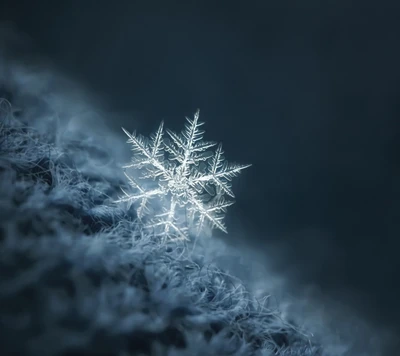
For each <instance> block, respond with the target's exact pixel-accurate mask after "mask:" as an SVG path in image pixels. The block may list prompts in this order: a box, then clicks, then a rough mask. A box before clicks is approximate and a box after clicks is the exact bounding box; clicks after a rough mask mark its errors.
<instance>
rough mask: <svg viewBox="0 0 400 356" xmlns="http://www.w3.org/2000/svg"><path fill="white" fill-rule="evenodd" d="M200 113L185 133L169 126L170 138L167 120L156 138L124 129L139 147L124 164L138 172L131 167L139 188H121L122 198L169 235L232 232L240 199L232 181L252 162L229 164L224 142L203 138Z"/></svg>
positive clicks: (134, 147) (133, 181)
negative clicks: (229, 223) (229, 224)
mask: <svg viewBox="0 0 400 356" xmlns="http://www.w3.org/2000/svg"><path fill="white" fill-rule="evenodd" d="M199 113H200V112H199V110H198V111H197V112H196V113H195V115H194V118H193V119H190V118H186V120H187V123H185V127H184V129H183V131H182V132H181V134H176V133H174V132H173V131H170V130H168V129H167V130H166V133H167V136H166V137H164V123H163V122H161V124H160V126H159V128H158V130H157V131H156V133H155V134H153V135H151V136H150V139H146V138H144V137H143V136H141V135H138V134H136V133H135V132H133V133H132V134H131V133H129V132H128V131H127V130H125V129H124V128H123V131H124V132H125V133H126V134H127V136H128V137H129V139H128V141H127V142H128V143H130V144H131V145H132V151H133V157H132V162H131V163H130V164H129V165H127V166H125V167H124V168H125V169H133V170H134V171H135V172H136V173H138V174H136V175H137V179H136V178H134V177H133V175H132V174H128V173H127V171H126V170H125V172H124V173H125V176H126V177H127V179H128V182H129V184H130V186H131V187H132V188H133V192H128V191H127V190H125V189H123V188H121V190H122V192H123V193H124V195H123V196H122V197H120V198H119V199H118V200H117V201H116V202H126V203H127V204H128V209H129V208H130V207H131V206H132V204H135V207H136V209H137V216H138V219H139V220H140V221H142V222H143V226H144V227H145V228H147V229H152V230H153V231H154V233H155V234H156V235H158V236H162V237H164V238H168V239H171V238H172V239H174V238H176V239H184V240H185V239H188V237H189V234H191V233H194V234H195V235H197V236H198V235H199V234H200V233H206V230H207V229H208V230H207V231H208V232H211V230H212V229H219V230H221V231H223V232H225V233H226V232H227V229H226V226H225V223H224V221H223V219H224V215H225V213H226V208H227V207H228V206H230V205H232V204H233V203H234V201H233V198H234V197H235V196H234V194H233V191H232V185H231V183H230V182H231V180H232V178H234V177H236V176H237V175H238V174H239V173H240V171H241V170H243V169H245V168H247V167H249V166H250V165H240V164H235V163H228V162H227V161H226V160H225V158H224V151H223V150H222V145H221V144H218V145H217V143H216V142H212V141H203V135H204V131H203V130H201V129H200V127H201V126H202V125H203V124H204V123H203V122H200V121H199ZM215 146H217V148H216V149H215V151H214V152H210V149H211V148H213V147H215ZM136 175H135V176H136ZM139 181H140V183H139ZM227 197H228V198H227Z"/></svg>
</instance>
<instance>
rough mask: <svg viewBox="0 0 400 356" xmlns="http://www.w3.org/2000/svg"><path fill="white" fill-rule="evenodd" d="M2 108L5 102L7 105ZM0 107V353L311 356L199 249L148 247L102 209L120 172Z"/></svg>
mask: <svg viewBox="0 0 400 356" xmlns="http://www.w3.org/2000/svg"><path fill="white" fill-rule="evenodd" d="M10 101H11V100H10ZM10 101H9V100H6V99H2V100H1V103H0V104H1V105H0V107H1V114H0V115H1V127H0V130H1V131H0V152H1V154H0V211H1V215H0V244H1V247H0V275H1V276H2V278H1V281H0V349H1V350H3V351H4V350H6V354H18V355H40V356H47V355H79V354H81V355H83V354H84V355H95V354H96V355H97V354H101V355H171V356H172V355H177V356H178V355H193V356H195V355H202V356H205V355H215V356H222V355H265V356H266V355H285V356H289V355H291V356H307V355H310V356H311V355H314V356H316V355H322V349H321V348H320V347H319V346H317V345H313V344H312V343H311V342H310V340H309V338H308V336H307V335H306V334H305V333H304V332H302V331H300V330H299V329H298V328H296V327H295V326H293V325H292V324H291V323H289V322H288V321H286V320H284V318H283V317H282V316H281V315H280V313H279V312H278V311H276V310H273V309H271V308H269V307H268V305H267V304H266V303H265V300H264V301H262V300H258V299H256V298H255V297H253V296H252V295H251V293H250V292H249V291H248V290H247V289H246V287H245V286H244V285H243V283H242V282H241V281H240V280H238V279H237V278H235V277H234V276H231V275H229V274H228V273H226V272H225V271H224V270H223V269H221V268H219V267H218V266H217V265H216V264H215V263H213V262H212V259H211V258H210V253H211V252H210V251H208V247H207V244H206V243H201V242H200V243H198V244H196V246H194V245H190V244H186V245H183V244H181V243H160V241H158V240H157V239H155V238H154V237H153V236H151V235H148V234H147V235H146V234H144V233H143V232H142V231H140V228H139V227H138V226H137V223H136V222H135V216H134V212H133V211H132V210H129V211H126V210H124V208H123V207H122V206H120V205H116V204H114V203H113V200H114V199H115V198H116V197H117V195H118V193H119V186H120V185H122V184H124V183H126V182H124V181H123V179H122V175H121V174H120V173H116V174H115V175H111V174H105V170H104V169H102V165H101V164H98V163H97V164H94V162H110V157H109V156H110V152H109V151H108V150H107V148H106V147H105V145H104V144H102V142H101V140H100V139H98V138H96V137H91V136H90V135H89V134H86V133H82V132H81V133H80V136H79V139H65V138H63V139H62V140H60V139H59V137H58V132H57V128H56V127H52V126H51V125H50V124H47V126H46V127H45V129H44V130H40V129H36V128H32V127H30V126H29V125H28V123H27V122H24V108H20V109H21V110H20V111H15V110H14V109H13V105H12V103H11V102H10ZM115 169H116V171H117V169H118V167H115Z"/></svg>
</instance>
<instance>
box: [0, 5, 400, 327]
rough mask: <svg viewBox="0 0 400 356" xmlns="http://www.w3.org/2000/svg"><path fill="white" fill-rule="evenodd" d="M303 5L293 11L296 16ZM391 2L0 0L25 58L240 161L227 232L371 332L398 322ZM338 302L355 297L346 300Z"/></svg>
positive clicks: (111, 105) (137, 116) (148, 127)
mask: <svg viewBox="0 0 400 356" xmlns="http://www.w3.org/2000/svg"><path fill="white" fill-rule="evenodd" d="M301 3H302V5H301ZM399 10H400V5H398V4H397V3H396V2H395V1H393V2H392V3H390V2H388V1H375V2H372V1H350V0H346V1H344V0H343V1H323V2H322V1H316V0H309V1H307V2H299V1H285V0H279V1H261V0H260V1H247V2H243V1H240V2H239V1H237V2H236V1H210V2H207V1H181V2H177V1H150V0H147V1H128V0H126V1H63V2H62V1H35V2H30V3H29V2H27V3H26V4H22V2H21V3H19V2H18V1H15V0H14V1H3V2H2V4H1V7H0V13H1V17H2V19H6V20H9V21H11V22H13V23H14V24H15V26H16V28H17V29H18V30H19V31H22V32H23V33H26V34H28V35H29V36H30V37H31V39H32V43H33V44H34V45H35V50H36V51H37V52H38V53H40V54H42V55H45V56H47V57H48V58H50V59H52V60H53V62H54V63H55V64H56V66H58V68H60V69H61V70H62V71H63V72H64V73H66V74H67V75H68V76H70V77H71V78H74V79H75V80H77V81H80V82H81V83H83V84H84V85H85V86H86V87H87V89H88V90H90V91H91V92H94V93H96V95H98V96H99V97H101V98H103V103H106V104H104V106H105V107H106V109H107V110H109V111H114V112H119V113H125V114H126V116H129V115H131V116H132V118H134V120H132V121H129V120H126V121H125V122H118V125H116V123H111V122H110V125H111V126H112V125H116V129H117V130H118V129H119V126H120V125H121V124H123V125H124V126H125V127H126V128H128V129H130V130H133V129H138V130H139V131H140V132H141V133H143V134H146V135H147V134H148V133H149V132H150V131H152V130H154V129H155V128H156V126H157V124H158V122H159V120H160V119H165V120H166V122H167V125H168V126H169V127H170V128H172V129H176V130H178V129H180V127H181V125H182V124H183V117H184V116H185V115H191V114H192V113H193V112H194V111H195V110H196V108H198V107H199V108H201V118H202V119H203V120H204V121H206V124H207V125H206V127H205V128H206V129H208V131H207V135H208V136H207V138H208V139H214V140H217V141H222V142H223V144H224V147H225V151H226V154H227V158H228V159H231V160H235V161H238V162H243V163H247V162H250V163H253V167H252V168H250V169H248V170H247V171H246V172H245V173H244V174H243V175H242V176H241V178H240V179H238V180H237V182H236V185H235V190H236V192H237V204H236V205H235V206H233V207H232V209H231V211H230V214H229V216H230V218H229V219H228V227H229V229H230V231H231V232H233V233H234V232H235V231H236V232H238V231H239V225H238V224H239V223H238V220H237V219H240V220H241V223H240V235H241V239H242V240H243V241H246V243H248V244H250V245H254V246H257V248H258V249H259V250H260V249H264V250H265V251H268V248H269V246H270V245H271V244H278V245H279V246H281V247H282V249H281V250H282V256H281V257H280V258H279V259H277V261H276V262H277V265H276V268H277V269H278V270H282V271H287V272H292V271H296V275H295V279H296V281H297V282H298V283H299V285H300V286H301V285H306V284H309V283H311V284H317V285H319V286H320V287H321V288H322V290H323V291H324V292H325V293H327V294H330V295H334V296H337V298H339V299H341V300H343V301H344V302H348V303H350V304H351V303H354V306H355V307H356V308H358V309H359V310H360V311H361V313H364V314H365V315H369V316H370V317H371V318H372V319H374V320H376V321H377V322H381V323H383V324H391V323H392V324H396V322H397V321H398V320H399V316H400V312H399V310H400V308H398V301H399V299H400V287H399V282H400V277H399V271H400V258H399V252H398V251H399V247H400V243H399V238H400V226H399V225H400V204H399V198H400V188H399V187H400V168H399V156H398V154H399V152H400V149H399V148H400V129H399V125H398V122H399V117H400V101H399V85H400V69H399V63H400V50H399V48H400V47H399V38H400V21H399V19H400V11H399ZM350 295H352V297H351V298H350Z"/></svg>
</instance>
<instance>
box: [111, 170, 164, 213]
mask: <svg viewBox="0 0 400 356" xmlns="http://www.w3.org/2000/svg"><path fill="white" fill-rule="evenodd" d="M124 174H125V177H126V178H127V179H128V182H129V185H130V186H131V187H133V188H135V189H136V190H138V191H139V192H138V193H137V194H130V193H128V192H126V191H125V190H124V189H123V188H120V189H121V190H122V192H123V193H124V196H123V197H121V198H119V199H118V200H116V202H117V203H122V202H127V203H128V209H130V207H131V206H132V204H133V203H135V202H136V201H138V200H140V206H139V208H138V210H137V214H138V218H139V219H141V218H143V216H144V214H145V213H146V212H147V211H148V209H147V202H148V200H149V199H150V198H152V197H154V196H157V195H158V196H159V195H162V194H163V191H162V190H161V189H158V188H157V189H153V190H145V189H143V188H142V187H141V186H140V185H139V184H138V183H137V182H136V181H135V180H134V179H133V178H132V177H130V176H129V175H128V174H127V173H126V172H124Z"/></svg>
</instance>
